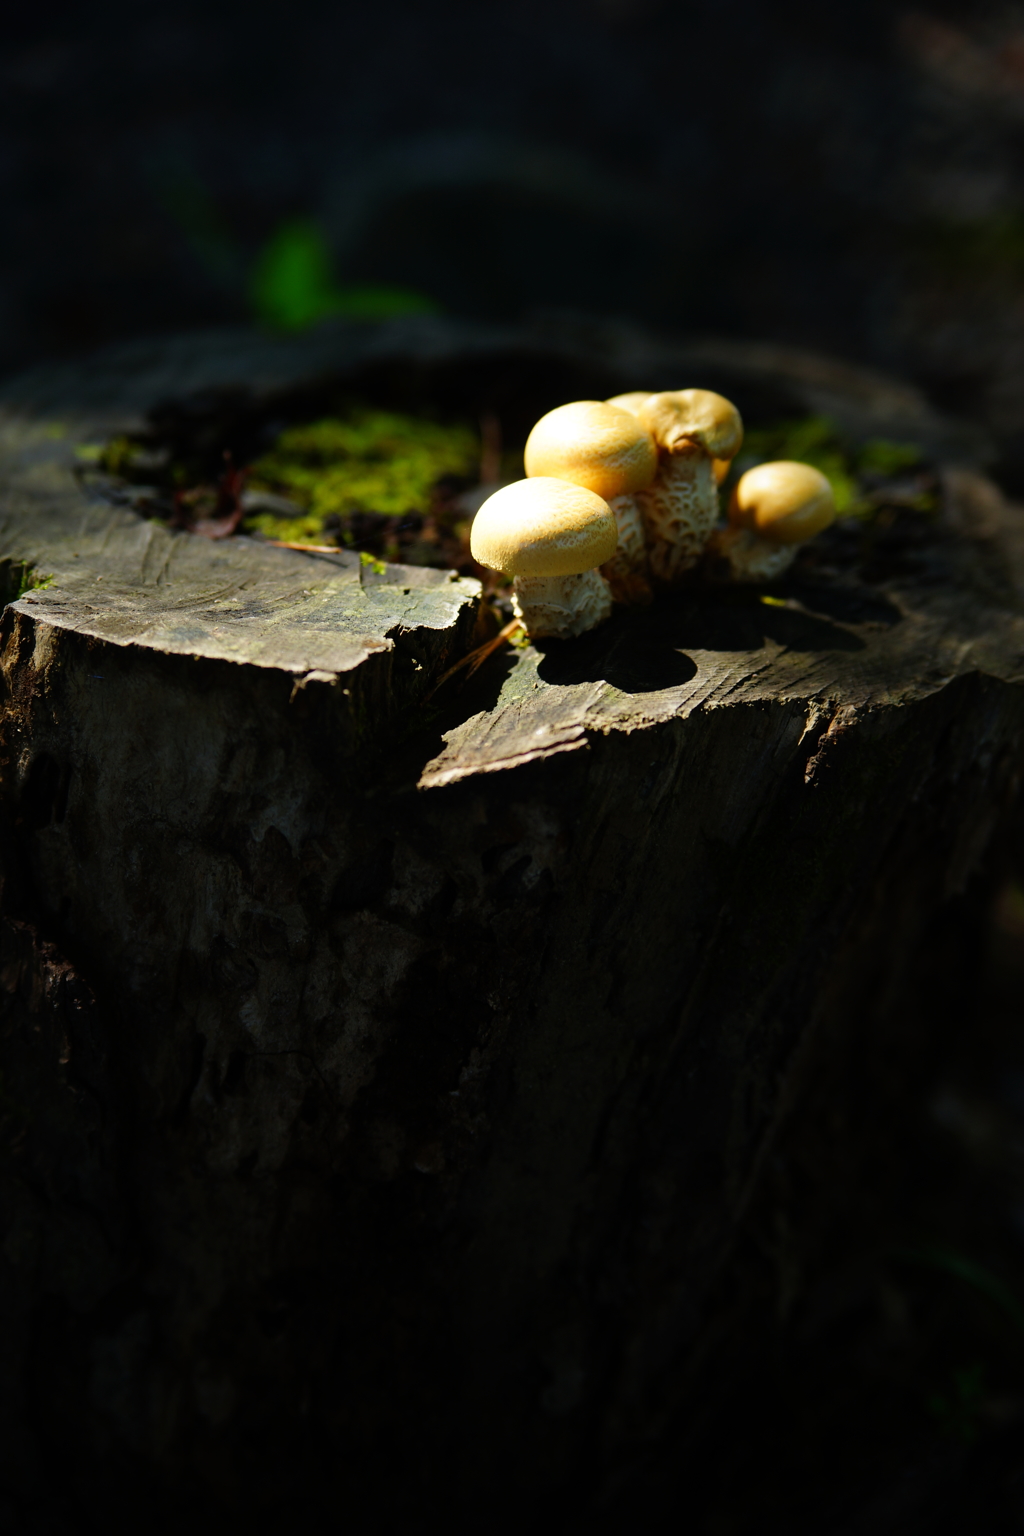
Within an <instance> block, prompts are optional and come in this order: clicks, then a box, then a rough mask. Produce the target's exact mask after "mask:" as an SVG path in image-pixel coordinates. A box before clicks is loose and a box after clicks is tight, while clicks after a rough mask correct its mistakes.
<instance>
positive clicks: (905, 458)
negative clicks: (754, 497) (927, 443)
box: [730, 416, 933, 517]
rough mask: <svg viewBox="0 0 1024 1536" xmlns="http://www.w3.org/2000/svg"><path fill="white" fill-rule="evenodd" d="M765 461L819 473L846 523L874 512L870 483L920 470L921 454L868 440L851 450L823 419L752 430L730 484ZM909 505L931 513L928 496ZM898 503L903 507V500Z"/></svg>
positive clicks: (909, 447)
mask: <svg viewBox="0 0 1024 1536" xmlns="http://www.w3.org/2000/svg"><path fill="white" fill-rule="evenodd" d="M767 459H795V460H796V461H797V462H798V463H801V464H813V466H814V468H815V469H820V470H821V472H822V474H823V475H825V476H826V478H827V479H828V481H829V483H830V484H831V486H832V494H833V495H834V496H835V501H836V510H837V511H838V512H839V513H840V515H841V516H844V517H870V516H872V515H873V514H874V512H875V511H876V510H877V509H878V505H879V499H878V496H877V495H874V494H871V493H872V491H873V489H874V486H873V484H872V483H871V482H877V481H878V480H884V479H895V478H897V477H898V476H900V475H905V474H907V473H909V472H912V471H913V470H916V469H919V468H922V467H923V465H922V455H921V450H920V449H919V448H918V447H917V446H916V445H915V444H913V443H898V442H892V441H890V440H889V439H887V438H871V439H870V440H869V441H867V442H865V443H863V444H861V446H860V447H859V448H857V449H851V448H849V447H848V446H847V445H846V444H845V443H844V442H843V440H842V438H841V436H840V433H839V431H838V429H837V427H836V425H835V423H834V422H832V421H830V420H829V419H828V417H827V416H804V417H801V418H800V419H799V420H795V421H782V422H777V423H775V424H774V425H773V426H770V427H754V428H753V429H752V430H751V431H749V432H748V433H747V434H746V437H745V438H744V441H743V448H742V451H741V453H740V456H739V458H738V459H737V461H736V465H735V469H734V471H733V475H732V477H731V480H730V483H732V481H734V480H735V478H736V477H737V476H738V475H740V474H742V473H743V472H744V470H746V469H749V468H750V467H751V466H752V465H754V464H760V463H763V462H764V461H765V460H767ZM911 499H912V501H913V503H914V505H915V506H916V508H917V510H919V511H930V510H931V509H932V506H933V498H931V497H930V496H929V495H928V494H927V493H924V492H923V493H922V494H921V495H920V496H918V497H914V498H911ZM901 500H902V501H903V502H904V503H906V502H907V498H906V496H903V497H902V498H901Z"/></svg>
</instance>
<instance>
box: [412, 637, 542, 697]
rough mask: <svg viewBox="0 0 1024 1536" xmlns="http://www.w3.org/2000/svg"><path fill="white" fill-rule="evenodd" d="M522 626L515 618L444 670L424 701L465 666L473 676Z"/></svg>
mask: <svg viewBox="0 0 1024 1536" xmlns="http://www.w3.org/2000/svg"><path fill="white" fill-rule="evenodd" d="M522 627H523V621H522V619H513V620H512V621H511V622H510V623H508V624H506V625H505V628H504V629H502V630H499V631H498V633H497V634H496V635H495V636H494V638H493V639H492V640H488V641H486V642H485V643H484V644H483V645H478V646H477V648H476V650H475V651H470V652H469V653H468V655H466V656H463V658H462V660H461V661H457V662H456V663H455V665H454V667H449V668H448V670H447V672H442V673H441V676H440V677H439V678H438V680H437V682H436V683H435V684H434V686H433V688H431V690H430V692H429V693H428V694H426V695H425V696H424V699H423V703H424V704H425V703H426V702H427V700H428V699H432V698H433V697H434V694H435V693H436V692H437V690H438V689H439V688H440V686H441V684H442V683H446V682H447V681H448V679H449V678H450V677H454V675H455V673H456V672H461V670H462V668H463V667H468V668H469V676H470V677H472V675H473V673H474V672H475V671H476V669H477V667H482V666H483V664H484V662H485V661H486V660H487V658H488V656H490V655H492V654H493V652H494V651H496V650H497V649H498V647H499V645H504V644H505V641H506V640H511V638H512V636H513V635H514V634H515V632H516V630H517V629H522Z"/></svg>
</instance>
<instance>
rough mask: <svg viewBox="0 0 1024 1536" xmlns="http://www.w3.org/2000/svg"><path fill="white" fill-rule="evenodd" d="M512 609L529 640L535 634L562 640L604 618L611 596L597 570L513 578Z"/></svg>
mask: <svg viewBox="0 0 1024 1536" xmlns="http://www.w3.org/2000/svg"><path fill="white" fill-rule="evenodd" d="M512 608H513V611H514V612H515V615H516V617H517V618H519V619H521V620H522V622H523V627H524V628H525V630H526V632H527V634H528V635H529V636H530V638H531V639H533V638H534V637H536V636H538V635H551V636H557V637H558V638H565V637H568V636H569V635H582V634H583V633H584V631H585V630H588V629H593V627H594V625H595V624H600V623H601V622H602V621H603V620H604V619H606V618H608V616H609V614H610V613H611V611H612V595H611V592H610V590H609V587H608V583H607V582H606V581H605V579H604V577H603V576H602V575H601V572H600V571H598V570H589V571H583V572H581V574H580V575H578V576H517V577H516V579H515V581H514V582H513V584H512Z"/></svg>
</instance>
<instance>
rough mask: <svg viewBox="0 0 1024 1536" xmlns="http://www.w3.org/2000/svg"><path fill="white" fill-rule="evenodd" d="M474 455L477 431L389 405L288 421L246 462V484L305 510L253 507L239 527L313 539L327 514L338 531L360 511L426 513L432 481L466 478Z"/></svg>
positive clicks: (472, 472) (471, 471)
mask: <svg viewBox="0 0 1024 1536" xmlns="http://www.w3.org/2000/svg"><path fill="white" fill-rule="evenodd" d="M479 456H480V447H479V443H478V441H477V438H476V435H475V433H473V432H472V431H470V430H469V429H468V428H467V427H464V426H459V425H456V426H443V425H440V424H438V423H437V422H432V421H424V420H420V419H418V418H416V417H413V416H404V415H399V414H397V413H396V412H392V411H374V410H359V411H355V412H353V413H352V415H350V416H348V417H345V418H339V417H332V418H329V419H327V420H324V421H316V422H312V423H310V424H309V425H308V426H301V427H289V428H288V429H286V430H285V431H284V432H282V433H281V436H280V437H279V438H278V440H277V442H276V443H275V444H274V446H273V448H272V449H271V450H270V452H269V453H267V454H264V455H263V457H262V458H261V459H258V460H257V461H256V463H255V464H253V466H252V471H251V474H250V476H249V480H248V485H249V487H250V489H257V490H258V489H263V490H268V491H273V492H275V493H277V494H279V495H285V496H287V497H288V498H289V499H290V500H292V501H294V502H296V503H297V504H298V505H299V506H300V507H302V508H303V510H304V514H305V515H304V516H302V517H299V518H281V517H275V516H273V515H271V514H269V513H260V514H257V515H255V516H253V517H251V518H249V519H248V520H247V523H246V527H247V528H249V529H251V530H253V531H258V532H259V533H262V534H264V535H265V536H266V537H267V538H273V539H282V538H283V539H291V540H297V539H313V538H315V537H317V536H321V535H322V534H323V533H324V531H325V528H324V525H325V522H326V521H327V519H332V520H333V522H332V526H333V527H335V528H337V527H339V526H340V527H341V529H342V531H343V532H344V531H345V524H346V522H347V521H349V520H351V518H352V516H353V514H356V513H359V512H374V513H383V514H385V515H387V516H390V517H401V516H404V515H406V514H408V513H420V514H421V515H425V514H426V513H428V512H429V511H430V510H431V506H432V502H433V499H434V492H435V487H436V486H437V484H438V482H439V481H441V480H444V479H445V478H447V477H452V478H455V479H458V480H466V481H467V482H471V481H472V480H473V479H474V478H475V475H476V470H477V465H478V462H479ZM346 542H352V541H350V540H346Z"/></svg>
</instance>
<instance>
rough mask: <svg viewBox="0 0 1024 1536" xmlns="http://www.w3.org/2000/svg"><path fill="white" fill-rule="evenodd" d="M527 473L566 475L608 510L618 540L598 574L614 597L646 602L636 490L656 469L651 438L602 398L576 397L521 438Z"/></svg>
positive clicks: (648, 594)
mask: <svg viewBox="0 0 1024 1536" xmlns="http://www.w3.org/2000/svg"><path fill="white" fill-rule="evenodd" d="M524 457H525V462H526V473H527V475H528V476H529V477H530V478H531V479H532V478H534V477H535V476H538V475H553V476H555V477H556V478H557V479H559V480H571V481H573V483H574V484H576V485H582V486H585V487H586V488H587V490H590V491H595V492H596V493H597V495H598V496H601V497H603V499H604V500H605V501H607V502H608V505H609V506H610V507H611V509H612V514H613V516H614V518H615V525H616V527H617V529H618V543H617V546H616V550H615V553H614V555H613V556H612V558H611V559H610V560H609V561H607V562H606V563H605V565H604V567H603V575H604V576H605V577H606V578H607V580H608V582H609V584H610V585H611V589H612V596H613V597H614V598H616V599H618V601H619V602H649V601H650V597H651V589H650V584H649V582H648V580H647V552H646V549H645V547H644V530H643V523H642V522H641V519H640V509H639V508H638V506H637V502H636V492H637V491H639V490H642V489H643V488H644V487H645V486H647V485H649V484H650V483H651V481H652V480H653V479H654V475H655V472H656V470H657V468H658V451H657V449H656V448H655V446H654V439H653V438H652V437H651V435H650V433H649V432H647V431H646V430H645V429H644V428H643V427H642V426H641V425H640V423H639V421H638V420H637V418H636V416H635V415H633V414H632V413H630V412H629V411H625V410H620V409H619V408H618V407H616V406H615V405H611V404H609V403H607V402H605V401H601V400H577V401H575V402H573V404H571V405H560V406H558V408H557V409H556V410H553V411H548V413H547V415H546V416H542V417H541V419H540V421H538V422H537V425H536V426H535V427H534V429H533V431H532V432H531V433H530V435H529V437H528V438H527V440H526V449H525V455H524Z"/></svg>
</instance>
